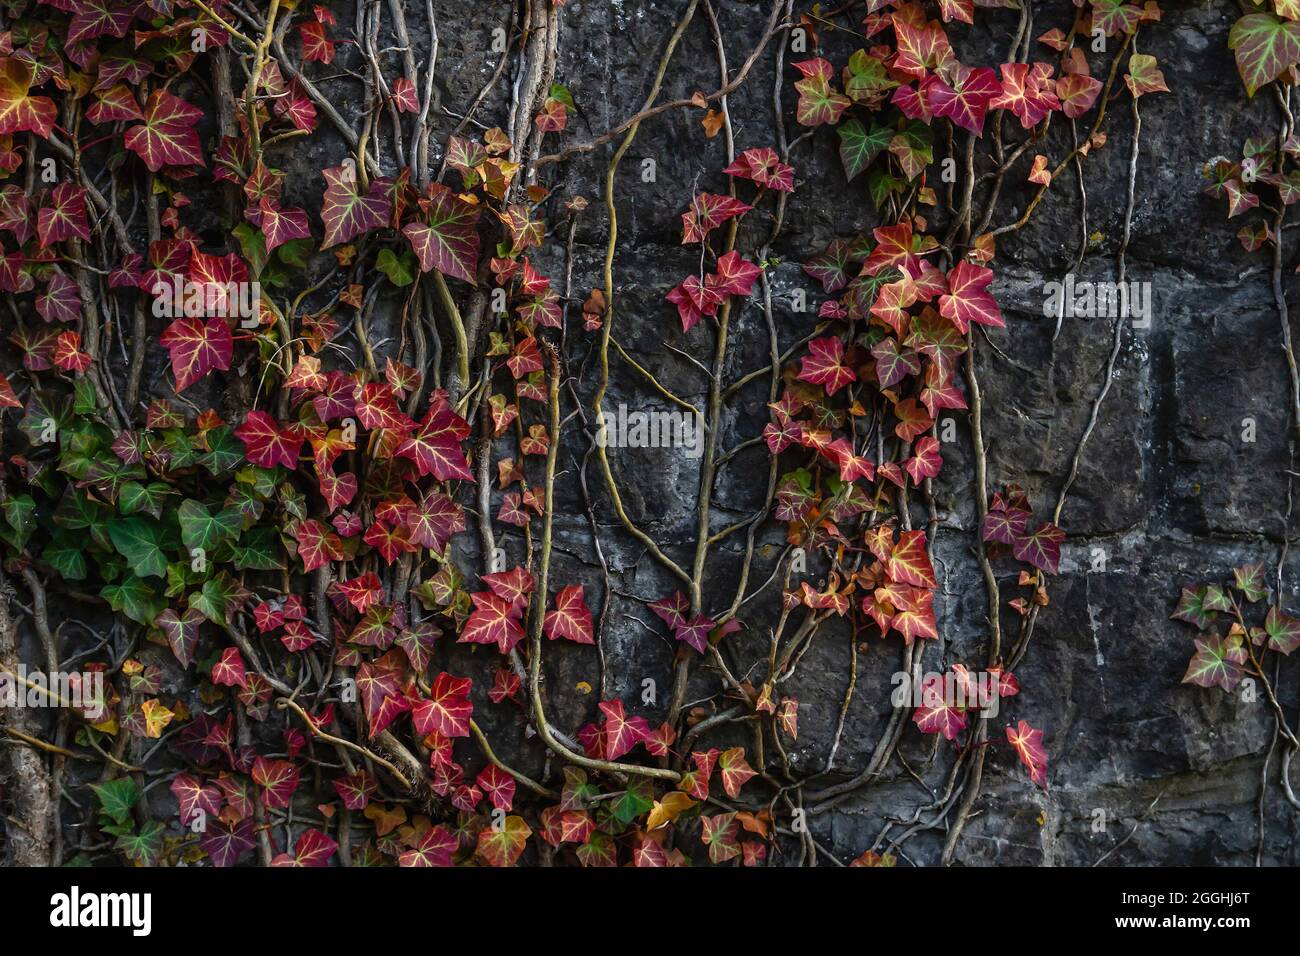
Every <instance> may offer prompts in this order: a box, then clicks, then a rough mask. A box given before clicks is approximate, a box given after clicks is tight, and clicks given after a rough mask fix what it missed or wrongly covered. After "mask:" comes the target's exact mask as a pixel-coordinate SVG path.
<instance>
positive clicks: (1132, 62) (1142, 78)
mask: <svg viewBox="0 0 1300 956" xmlns="http://www.w3.org/2000/svg"><path fill="white" fill-rule="evenodd" d="M1124 82H1125V83H1127V84H1128V89H1129V92H1130V93H1132V94H1133V98H1134V99H1137V98H1138V97H1139V96H1143V95H1145V94H1147V93H1168V92H1169V87H1167V86H1165V75H1164V74H1163V73H1162V72H1160V68H1159V67H1158V66H1157V65H1156V58H1155V57H1153V56H1151V55H1150V54H1147V53H1134V54H1133V55H1132V56H1130V57H1129V58H1128V73H1126V74H1124ZM1057 95H1058V96H1059V95H1060V91H1059V89H1058V91H1057Z"/></svg>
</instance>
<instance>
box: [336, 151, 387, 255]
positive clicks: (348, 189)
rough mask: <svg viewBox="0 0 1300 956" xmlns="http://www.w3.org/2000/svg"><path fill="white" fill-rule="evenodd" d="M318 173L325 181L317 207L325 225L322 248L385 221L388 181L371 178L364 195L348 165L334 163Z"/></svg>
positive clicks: (346, 240)
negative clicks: (319, 204) (323, 192)
mask: <svg viewBox="0 0 1300 956" xmlns="http://www.w3.org/2000/svg"><path fill="white" fill-rule="evenodd" d="M321 175H322V176H324V177H325V182H326V187H325V195H324V197H323V199H322V202H321V210H320V217H321V221H322V222H323V223H324V224H325V239H324V241H323V242H322V243H321V248H322V249H328V248H330V247H331V246H336V245H338V244H339V243H340V242H349V241H351V240H353V239H355V238H357V237H358V236H360V235H362V234H363V233H366V232H369V231H370V230H371V229H380V228H382V227H384V226H385V225H387V224H388V217H389V215H390V214H391V213H392V208H393V207H392V203H391V201H390V200H389V198H388V189H389V185H390V183H389V182H388V180H386V179H382V178H381V179H373V180H371V181H370V186H369V188H368V189H367V190H366V192H365V193H364V194H363V193H360V192H358V191H357V189H358V187H357V179H356V174H355V172H353V171H352V170H351V168H350V167H346V166H334V167H332V168H330V169H325V170H322V171H321Z"/></svg>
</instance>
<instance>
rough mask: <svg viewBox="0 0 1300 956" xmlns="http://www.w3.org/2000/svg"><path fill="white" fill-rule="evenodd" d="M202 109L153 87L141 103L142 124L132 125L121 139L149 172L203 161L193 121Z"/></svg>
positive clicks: (198, 164)
mask: <svg viewBox="0 0 1300 956" xmlns="http://www.w3.org/2000/svg"><path fill="white" fill-rule="evenodd" d="M202 118H203V111H202V110H200V109H199V108H197V107H195V106H191V105H190V104H189V103H186V102H185V101H184V100H183V99H181V98H180V97H179V96H173V95H172V94H170V93H168V92H167V91H166V90H155V91H154V92H153V93H151V94H150V95H149V101H148V102H147V103H146V104H145V107H144V124H143V125H141V126H132V127H131V128H130V129H129V130H127V132H126V136H125V137H124V138H123V140H122V143H123V145H125V146H126V148H127V149H129V150H131V152H133V153H135V154H136V155H137V156H139V157H140V159H142V160H143V161H144V164H145V166H147V167H148V169H149V171H150V172H153V173H156V172H158V171H159V170H160V169H162V168H163V167H164V166H188V165H191V164H194V165H197V166H202V165H203V152H202V150H201V149H200V148H199V134H198V133H197V132H195V130H194V125H195V124H196V123H197V122H198V121H199V120H200V119H202Z"/></svg>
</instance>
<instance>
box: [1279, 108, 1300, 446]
mask: <svg viewBox="0 0 1300 956" xmlns="http://www.w3.org/2000/svg"><path fill="white" fill-rule="evenodd" d="M1289 92H1290V88H1289V87H1288V94H1289ZM1273 95H1274V96H1275V97H1276V99H1277V105H1278V110H1279V111H1280V112H1281V113H1282V117H1283V119H1282V124H1281V126H1280V128H1279V129H1278V136H1277V138H1278V146H1279V149H1278V159H1277V163H1278V168H1279V171H1280V169H1281V166H1282V156H1283V153H1282V150H1281V148H1280V147H1281V144H1282V143H1283V142H1285V141H1286V138H1287V137H1288V136H1289V135H1290V133H1291V127H1292V123H1291V111H1290V109H1289V108H1288V106H1287V101H1286V96H1284V95H1283V93H1282V91H1281V90H1280V89H1279V88H1278V85H1277V84H1274V86H1273ZM1286 211H1287V207H1286V205H1282V206H1281V207H1280V208H1279V209H1278V211H1277V219H1276V221H1275V222H1274V225H1273V299H1274V301H1275V302H1276V303H1277V315H1278V321H1279V323H1280V324H1281V326H1282V352H1283V354H1284V355H1285V356H1286V364H1287V370H1288V372H1289V373H1290V376H1291V427H1292V429H1293V430H1294V433H1295V434H1296V435H1297V436H1300V369H1297V367H1296V357H1295V349H1294V347H1293V346H1292V341H1291V317H1290V311H1289V310H1288V308H1287V304H1286V290H1285V288H1284V287H1283V284H1282V263H1283V260H1284V258H1285V256H1284V255H1283V249H1282V233H1283V225H1284V220H1285V219H1286Z"/></svg>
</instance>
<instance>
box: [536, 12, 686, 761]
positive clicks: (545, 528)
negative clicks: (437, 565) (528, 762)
mask: <svg viewBox="0 0 1300 956" xmlns="http://www.w3.org/2000/svg"><path fill="white" fill-rule="evenodd" d="M691 5H692V7H694V2H692V4H691ZM541 344H542V346H543V347H544V348H545V349H546V351H547V352H548V357H549V359H550V374H549V376H548V378H549V382H548V387H547V401H548V403H549V405H550V411H551V423H550V434H551V442H550V446H549V447H548V449H547V451H546V479H545V484H544V487H545V490H546V506H545V508H544V509H543V511H542V541H541V549H540V554H539V556H538V561H537V590H536V592H535V594H534V596H533V610H532V618H531V620H530V621H529V631H530V632H531V634H530V642H529V644H530V648H529V659H528V692H529V695H530V696H531V698H532V701H533V720H534V723H535V724H536V725H537V732H538V734H540V735H541V738H542V741H543V743H545V744H546V746H548V747H549V748H551V750H553V751H555V752H556V753H557V754H559V755H560V756H561V757H563V758H564V759H566V760H568V761H570V762H571V763H575V764H577V765H578V766H580V767H586V768H587V769H589V770H601V771H604V772H605V773H615V774H637V775H640V776H643V777H655V778H657V779H660V780H669V781H672V782H673V783H676V782H677V781H678V780H680V779H681V774H678V773H676V772H675V771H672V770H667V769H664V768H661V767H642V766H640V765H639V764H631V763H618V762H616V761H611V760H596V759H593V758H591V757H588V756H586V755H585V754H580V753H576V752H575V751H573V750H570V749H569V748H568V747H566V746H565V745H564V744H562V743H561V742H560V741H559V739H557V738H556V736H555V734H553V733H552V732H551V725H550V724H549V723H548V722H547V720H546V709H545V707H544V706H543V704H542V689H541V683H542V619H543V617H545V615H546V586H547V581H548V578H549V575H550V570H551V521H552V518H553V517H554V514H555V462H556V459H557V458H559V454H560V435H561V429H562V423H561V421H560V378H561V369H560V356H559V353H558V352H557V351H556V350H555V346H553V345H551V344H550V343H549V342H545V341H544V342H542V343H541Z"/></svg>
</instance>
